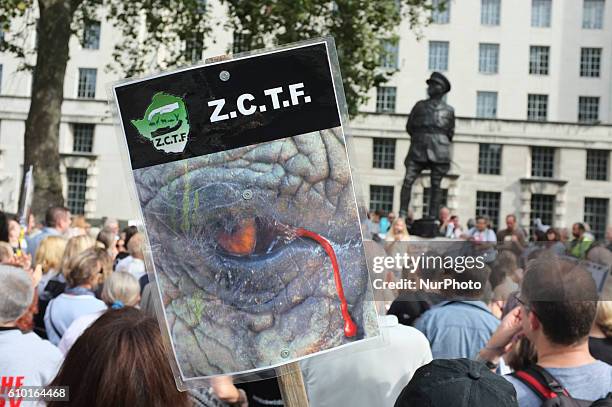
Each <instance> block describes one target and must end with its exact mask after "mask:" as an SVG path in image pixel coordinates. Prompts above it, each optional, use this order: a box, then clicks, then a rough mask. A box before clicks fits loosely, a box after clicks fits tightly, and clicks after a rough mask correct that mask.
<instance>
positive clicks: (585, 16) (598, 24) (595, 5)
mask: <svg viewBox="0 0 612 407" xmlns="http://www.w3.org/2000/svg"><path fill="white" fill-rule="evenodd" d="M604 7H605V1H604V0H584V3H583V4H582V28H587V29H596V30H598V29H602V28H603V16H604Z"/></svg>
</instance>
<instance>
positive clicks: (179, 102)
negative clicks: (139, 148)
mask: <svg viewBox="0 0 612 407" xmlns="http://www.w3.org/2000/svg"><path fill="white" fill-rule="evenodd" d="M132 124H133V125H134V127H136V129H137V130H138V133H140V135H141V136H142V137H144V138H146V139H147V140H149V141H150V142H151V143H153V146H154V147H155V149H156V150H159V151H163V152H165V153H182V152H183V151H184V150H185V146H186V145H187V136H188V135H189V119H188V118H187V108H186V107H185V102H184V101H183V99H181V98H179V97H176V96H172V95H169V94H167V93H164V92H159V93H156V94H155V95H154V96H153V99H151V104H150V105H149V107H147V110H146V111H145V114H144V117H143V118H142V119H138V120H132Z"/></svg>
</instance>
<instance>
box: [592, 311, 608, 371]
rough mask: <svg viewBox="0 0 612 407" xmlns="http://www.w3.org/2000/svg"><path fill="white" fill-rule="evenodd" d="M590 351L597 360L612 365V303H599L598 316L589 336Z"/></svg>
mask: <svg viewBox="0 0 612 407" xmlns="http://www.w3.org/2000/svg"><path fill="white" fill-rule="evenodd" d="M589 351H590V352H591V355H592V356H593V357H594V358H595V359H599V360H601V361H602V362H606V363H607V364H609V365H612V301H599V302H598V303H597V316H596V317H595V322H593V326H592V327H591V332H590V334H589Z"/></svg>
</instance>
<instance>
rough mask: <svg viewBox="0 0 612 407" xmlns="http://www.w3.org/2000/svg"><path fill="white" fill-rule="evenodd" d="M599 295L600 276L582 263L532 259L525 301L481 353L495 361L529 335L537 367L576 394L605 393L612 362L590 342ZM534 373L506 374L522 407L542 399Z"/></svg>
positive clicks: (580, 396)
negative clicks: (598, 355) (530, 379)
mask: <svg viewBox="0 0 612 407" xmlns="http://www.w3.org/2000/svg"><path fill="white" fill-rule="evenodd" d="M597 297H598V294H597V288H596V286H595V281H594V280H593V277H592V276H591V274H590V273H589V272H588V271H587V270H586V269H584V267H583V266H582V265H580V264H578V263H574V262H571V261H568V260H565V259H560V258H558V257H556V256H552V255H542V256H539V257H538V258H536V259H534V260H531V261H530V262H529V263H528V265H527V271H526V272H525V278H524V280H523V284H522V286H521V293H520V295H519V296H518V297H517V300H518V302H519V303H520V306H518V307H516V308H515V309H513V310H512V311H510V313H509V314H508V315H507V316H506V317H505V318H504V321H502V323H501V325H500V326H499V329H498V330H497V331H496V332H495V334H494V335H493V337H492V338H491V340H490V341H489V342H488V343H487V344H486V346H485V347H483V348H482V349H481V351H480V353H479V357H480V358H481V359H482V360H487V361H489V362H490V363H491V364H495V363H496V362H497V361H498V360H499V358H500V357H501V356H503V355H504V353H506V352H507V351H508V350H509V349H510V348H511V346H510V345H511V344H512V342H513V340H514V339H515V338H516V337H518V336H521V335H524V336H525V337H527V338H528V339H529V340H530V342H531V343H532V344H533V346H534V349H535V351H536V354H537V365H536V366H534V367H532V368H534V369H535V370H536V371H538V372H544V374H546V375H548V376H551V377H552V379H554V380H555V381H556V382H557V383H558V384H559V385H560V388H564V389H566V391H567V393H569V394H570V395H571V397H572V398H575V399H579V400H588V401H594V400H596V399H599V398H602V397H605V396H606V394H607V393H608V392H609V391H610V389H612V366H610V365H608V364H606V363H604V362H601V361H598V360H595V358H593V356H591V354H590V352H589V343H588V337H589V331H590V330H591V327H592V325H593V321H594V320H595V315H596V310H597V301H596V300H597ZM529 372H530V370H527V371H520V372H515V373H514V374H513V375H512V376H508V375H506V376H505V377H506V378H507V379H508V380H509V381H510V382H511V383H512V384H513V385H514V387H515V389H516V392H517V396H518V401H519V405H520V406H521V407H536V406H540V405H541V404H542V402H543V400H542V399H541V394H540V393H538V392H535V391H534V388H533V387H531V386H529V385H528V384H526V382H525V380H526V374H527V373H529ZM529 374H531V373H529ZM542 375H543V374H542ZM532 377H533V375H532ZM547 381H548V382H549V383H551V381H550V380H548V379H547Z"/></svg>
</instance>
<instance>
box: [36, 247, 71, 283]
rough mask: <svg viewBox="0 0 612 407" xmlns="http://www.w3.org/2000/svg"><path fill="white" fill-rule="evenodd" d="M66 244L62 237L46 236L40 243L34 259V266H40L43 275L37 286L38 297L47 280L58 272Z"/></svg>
mask: <svg viewBox="0 0 612 407" xmlns="http://www.w3.org/2000/svg"><path fill="white" fill-rule="evenodd" d="M66 243H67V241H66V239H65V238H64V237H62V236H47V237H45V238H44V239H43V240H42V241H41V242H40V245H39V246H38V249H37V250H36V257H35V258H34V266H35V267H36V266H40V267H41V268H42V274H43V277H42V279H41V280H40V283H39V284H38V294H39V295H41V294H42V293H43V291H44V290H45V287H46V285H47V283H48V282H49V280H51V278H52V277H54V276H55V275H56V274H57V273H58V272H59V269H60V264H61V263H62V258H63V256H64V250H65V249H66Z"/></svg>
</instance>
